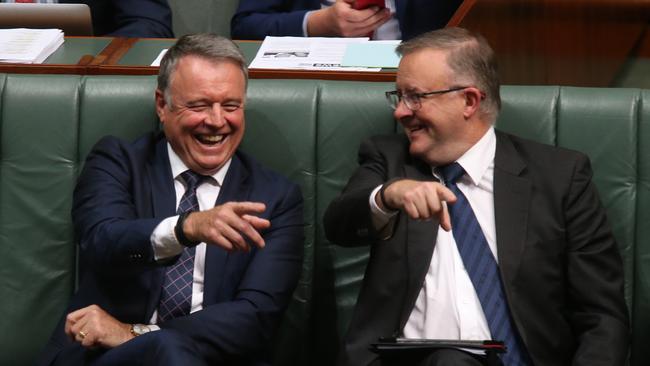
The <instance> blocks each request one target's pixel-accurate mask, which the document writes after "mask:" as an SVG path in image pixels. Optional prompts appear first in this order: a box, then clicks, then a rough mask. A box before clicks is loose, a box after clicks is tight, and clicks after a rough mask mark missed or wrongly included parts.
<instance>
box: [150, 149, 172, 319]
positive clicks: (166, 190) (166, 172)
mask: <svg viewBox="0 0 650 366" xmlns="http://www.w3.org/2000/svg"><path fill="white" fill-rule="evenodd" d="M153 149H154V151H153V154H152V158H151V159H150V160H149V162H148V164H147V177H148V178H149V186H150V187H151V202H152V203H151V204H152V207H153V215H154V217H158V218H166V217H170V216H174V215H175V214H176V191H175V190H174V177H172V170H171V166H170V164H169V154H168V153H167V140H166V139H165V138H164V137H160V136H159V140H158V141H157V142H156V144H155V145H154V147H153ZM164 274H165V267H157V268H156V269H155V270H154V275H153V276H151V286H150V287H149V288H150V289H152V290H151V291H152V293H151V296H149V302H148V303H147V315H146V316H147V318H146V319H147V321H148V320H149V319H150V318H151V316H152V315H153V312H154V310H155V309H156V308H157V307H158V301H159V299H160V292H161V290H162V283H163V276H164Z"/></svg>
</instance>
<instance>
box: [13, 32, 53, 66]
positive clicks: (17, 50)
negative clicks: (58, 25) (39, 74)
mask: <svg viewBox="0 0 650 366" xmlns="http://www.w3.org/2000/svg"><path fill="white" fill-rule="evenodd" d="M62 44H63V31H62V30H60V29H26V28H14V29H0V62H16V63H22V64H34V63H36V64H40V63H42V62H43V61H45V59H46V58H47V57H48V56H50V55H51V54H52V53H54V51H56V49H57V48H59V46H61V45H62Z"/></svg>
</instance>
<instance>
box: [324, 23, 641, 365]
mask: <svg viewBox="0 0 650 366" xmlns="http://www.w3.org/2000/svg"><path fill="white" fill-rule="evenodd" d="M398 52H399V53H400V54H402V56H403V57H402V60H401V62H400V65H399V70H398V72H397V80H396V87H397V90H396V91H392V92H387V93H386V97H387V99H388V102H389V103H390V105H391V107H393V108H394V110H395V111H394V116H395V118H396V119H397V120H398V121H399V123H400V124H401V125H402V127H403V128H404V132H405V133H404V134H403V135H402V134H397V135H391V136H377V137H373V138H371V139H369V140H367V141H364V142H363V143H362V145H361V148H360V152H359V162H360V166H359V168H358V170H357V171H356V173H355V174H354V175H353V176H352V178H351V179H350V181H349V182H348V184H347V186H346V187H345V189H344V190H343V192H342V193H341V195H340V196H339V197H338V198H337V199H335V200H334V201H333V202H332V203H331V204H330V206H329V207H328V209H327V212H326V213H325V218H324V224H325V231H326V234H327V237H328V238H329V239H330V240H331V241H333V242H335V243H338V244H341V245H346V246H354V245H370V246H371V248H372V250H371V254H370V260H369V263H368V267H367V269H366V273H365V277H364V282H363V286H362V289H361V293H360V295H359V298H358V301H357V306H356V309H355V312H354V315H353V318H352V321H351V325H350V328H349V330H348V334H347V336H346V339H345V342H344V345H343V348H342V351H341V354H340V359H339V364H340V365H355V366H356V365H370V364H372V365H495V364H496V365H499V364H504V365H507V366H511V365H538V366H539V365H549V366H551V365H553V366H555V365H568V364H572V365H623V364H624V363H625V359H626V356H627V347H628V343H629V338H628V336H629V324H628V315H627V308H626V305H625V301H624V297H623V270H622V264H621V259H620V255H619V253H618V249H617V245H616V242H615V240H614V237H613V236H612V233H611V230H610V227H609V224H608V223H607V219H606V217H605V211H604V209H603V207H602V205H601V203H600V200H599V198H598V194H597V192H596V188H595V187H594V185H593V183H592V182H591V175H592V174H591V170H590V166H589V161H588V158H587V157H586V156H584V155H583V154H581V153H578V152H574V151H569V150H565V149H561V148H556V147H552V146H547V145H542V144H539V143H535V142H532V141H527V140H523V139H520V138H518V137H515V136H512V135H508V134H505V133H502V132H499V131H496V130H495V129H494V127H493V124H494V122H495V121H496V119H497V115H498V112H499V109H500V103H501V102H500V96H499V82H498V75H497V71H496V63H495V56H494V53H493V51H492V49H491V48H490V46H489V45H488V44H487V42H486V41H485V40H484V39H483V38H482V37H481V36H478V35H475V34H472V33H470V32H469V31H467V30H464V29H460V28H446V29H442V30H438V31H433V32H430V33H426V34H424V35H421V36H419V37H417V38H414V39H413V40H410V41H408V42H406V43H403V44H402V45H400V46H399V47H398ZM382 336H384V337H385V336H397V337H404V338H427V339H447V340H449V339H451V340H488V339H494V340H499V341H503V342H504V344H505V346H506V347H507V352H506V353H504V354H501V355H500V356H499V358H498V359H495V358H489V357H485V356H484V355H482V354H477V353H472V352H468V351H467V350H465V349H440V350H437V351H433V352H424V353H422V352H417V353H412V352H409V353H399V354H397V357H396V358H391V357H384V356H382V357H381V358H380V357H379V356H377V355H376V354H374V353H372V352H371V351H370V350H369V346H370V345H371V344H372V343H374V342H376V341H377V339H378V337H382Z"/></svg>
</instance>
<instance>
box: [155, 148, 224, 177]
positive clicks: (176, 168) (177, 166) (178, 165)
mask: <svg viewBox="0 0 650 366" xmlns="http://www.w3.org/2000/svg"><path fill="white" fill-rule="evenodd" d="M167 154H168V155H169V164H170V166H171V168H172V176H173V177H174V179H178V176H179V175H181V173H183V172H184V171H186V170H188V169H189V168H188V167H187V165H185V163H184V162H183V160H181V158H180V157H179V156H178V155H177V154H176V152H175V151H174V149H172V145H171V144H170V143H169V142H167ZM231 162H232V158H230V159H228V161H227V162H226V163H225V164H224V165H223V166H222V167H221V169H219V170H218V171H217V172H216V173H214V174H212V175H211V177H212V178H213V179H214V180H213V181H214V182H216V183H217V185H218V186H219V187H221V186H222V185H223V180H224V179H225V178H226V173H228V168H230V163H231Z"/></svg>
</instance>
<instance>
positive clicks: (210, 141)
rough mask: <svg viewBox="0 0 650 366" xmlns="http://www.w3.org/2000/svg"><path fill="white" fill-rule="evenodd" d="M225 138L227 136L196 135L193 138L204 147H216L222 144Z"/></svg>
mask: <svg viewBox="0 0 650 366" xmlns="http://www.w3.org/2000/svg"><path fill="white" fill-rule="evenodd" d="M226 136H227V135H208V134H196V135H194V138H195V139H196V140H197V141H198V142H199V143H201V144H204V145H217V144H220V143H222V142H223V141H224V140H225V139H226Z"/></svg>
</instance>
